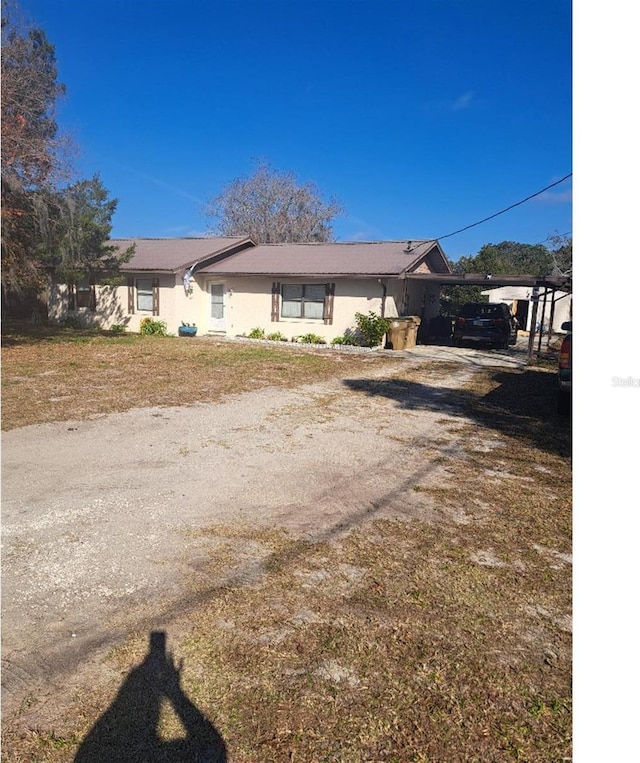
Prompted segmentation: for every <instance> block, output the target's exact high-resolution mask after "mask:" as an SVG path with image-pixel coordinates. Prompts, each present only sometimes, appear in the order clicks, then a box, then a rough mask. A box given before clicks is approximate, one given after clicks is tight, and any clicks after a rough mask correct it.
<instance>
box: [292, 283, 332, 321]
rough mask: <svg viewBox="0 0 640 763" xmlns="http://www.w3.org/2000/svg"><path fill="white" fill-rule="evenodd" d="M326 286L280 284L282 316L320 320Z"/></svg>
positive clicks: (322, 284) (322, 314) (322, 313)
mask: <svg viewBox="0 0 640 763" xmlns="http://www.w3.org/2000/svg"><path fill="white" fill-rule="evenodd" d="M326 294H327V286H326V284H324V283H321V284H288V283H285V284H282V310H281V315H282V317H283V318H306V319H308V320H320V321H321V320H322V319H323V318H324V303H325V297H326Z"/></svg>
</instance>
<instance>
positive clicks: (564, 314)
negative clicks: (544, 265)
mask: <svg viewBox="0 0 640 763" xmlns="http://www.w3.org/2000/svg"><path fill="white" fill-rule="evenodd" d="M482 293H483V294H484V295H486V296H488V297H489V302H494V303H500V302H505V303H506V304H507V305H509V307H510V308H511V311H512V312H513V313H514V315H515V312H516V309H517V301H518V300H523V301H526V302H530V301H531V293H532V287H530V286H501V287H498V288H497V289H487V290H486V291H483V292H482ZM543 298H544V290H543V289H540V298H539V301H538V313H537V316H536V322H537V323H540V322H541V321H542V307H543ZM553 299H554V300H555V307H554V310H553V326H551V330H552V331H554V332H560V331H561V329H560V327H561V326H562V324H563V323H564V322H565V321H570V320H571V295H569V294H567V293H566V292H564V291H559V290H558V291H556V292H555V295H554V296H553ZM551 300H552V293H551V291H549V292H548V293H547V306H546V309H545V314H544V326H543V330H544V331H548V330H549V323H550V320H551ZM532 316H533V304H532V303H530V305H529V312H528V315H527V325H526V326H521V327H520V328H522V329H524V330H525V331H530V330H531V319H532Z"/></svg>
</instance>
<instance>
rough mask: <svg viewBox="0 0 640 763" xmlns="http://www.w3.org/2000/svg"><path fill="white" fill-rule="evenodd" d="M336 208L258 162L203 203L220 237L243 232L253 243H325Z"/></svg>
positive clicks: (308, 187)
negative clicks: (256, 165)
mask: <svg viewBox="0 0 640 763" xmlns="http://www.w3.org/2000/svg"><path fill="white" fill-rule="evenodd" d="M341 212H342V206H341V205H340V204H339V203H338V202H337V201H335V199H330V200H329V201H324V200H323V199H322V197H321V195H320V192H319V191H318V189H317V188H316V186H315V185H313V184H312V183H303V184H299V183H298V182H297V180H296V178H295V176H294V175H293V174H292V173H291V172H277V171H276V170H273V169H272V168H271V166H270V165H269V164H268V163H266V162H260V163H259V164H258V167H257V169H256V171H255V173H254V174H253V175H251V176H250V177H246V178H238V179H236V180H234V181H232V182H231V183H230V184H229V185H227V186H226V187H225V188H224V189H223V190H222V192H221V193H220V194H219V195H218V196H216V197H215V198H213V199H212V200H211V201H210V202H209V203H208V204H207V206H206V207H205V215H207V216H209V217H212V218H214V224H213V225H212V226H211V227H212V230H213V231H214V232H215V233H218V234H220V235H223V236H242V235H247V236H251V238H252V239H253V240H254V241H255V242H256V243H261V244H275V243H285V242H307V241H331V240H332V239H333V227H332V221H333V219H334V218H335V217H336V216H337V215H339V214H340V213H341Z"/></svg>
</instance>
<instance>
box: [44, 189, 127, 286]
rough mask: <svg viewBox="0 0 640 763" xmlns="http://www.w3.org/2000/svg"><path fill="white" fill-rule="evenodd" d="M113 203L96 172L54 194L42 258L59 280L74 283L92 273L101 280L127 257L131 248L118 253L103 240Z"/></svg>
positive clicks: (106, 239)
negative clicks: (48, 236) (48, 239)
mask: <svg viewBox="0 0 640 763" xmlns="http://www.w3.org/2000/svg"><path fill="white" fill-rule="evenodd" d="M117 205H118V200H117V199H109V196H108V192H107V189H106V188H105V187H104V185H103V184H102V181H101V180H100V177H99V175H94V176H93V177H92V178H91V179H90V180H79V181H77V182H76V183H73V184H72V185H70V186H69V187H67V188H65V189H63V190H62V191H61V192H59V193H58V194H56V195H55V197H54V202H53V205H52V212H53V214H52V219H51V222H50V241H49V245H48V247H47V252H46V253H45V254H43V260H45V261H46V260H47V259H48V260H49V265H50V266H53V268H55V272H56V275H57V276H58V277H59V278H60V279H62V280H66V281H68V282H70V283H74V282H76V281H79V280H80V279H82V278H84V277H85V276H87V275H89V274H93V275H96V276H98V277H99V278H100V280H101V281H103V282H104V281H105V280H109V279H110V278H112V277H113V276H115V275H116V274H117V272H118V270H119V269H120V265H122V264H123V263H125V262H127V261H128V260H129V259H131V256H132V255H133V251H134V250H133V247H130V248H129V249H127V250H126V251H125V252H120V251H119V249H118V248H117V247H115V246H112V245H109V244H108V243H107V241H108V239H109V235H110V233H111V218H112V216H113V214H114V212H115V211H116V207H117Z"/></svg>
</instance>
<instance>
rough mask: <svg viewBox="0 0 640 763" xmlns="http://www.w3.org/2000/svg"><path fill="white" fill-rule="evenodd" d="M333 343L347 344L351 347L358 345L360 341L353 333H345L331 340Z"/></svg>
mask: <svg viewBox="0 0 640 763" xmlns="http://www.w3.org/2000/svg"><path fill="white" fill-rule="evenodd" d="M331 344H345V345H349V346H351V347H355V346H357V344H358V342H357V340H356V338H355V336H353V334H343V335H342V336H337V337H336V338H335V339H332V340H331Z"/></svg>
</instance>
